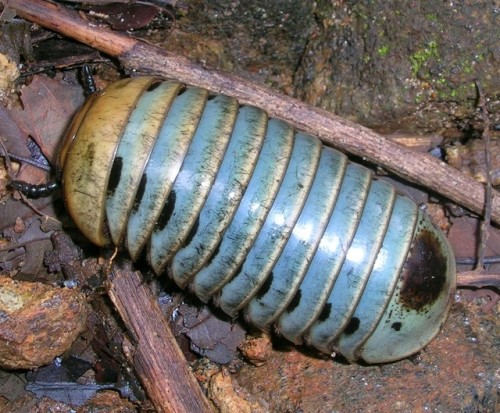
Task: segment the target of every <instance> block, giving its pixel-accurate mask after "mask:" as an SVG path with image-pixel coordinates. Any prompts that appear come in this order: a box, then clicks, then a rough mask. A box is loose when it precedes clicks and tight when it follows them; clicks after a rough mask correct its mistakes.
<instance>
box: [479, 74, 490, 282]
mask: <svg viewBox="0 0 500 413" xmlns="http://www.w3.org/2000/svg"><path fill="white" fill-rule="evenodd" d="M476 89H477V93H478V96H479V102H478V108H479V110H480V117H481V120H482V121H483V127H484V129H483V141H484V160H485V164H484V168H485V170H486V193H485V195H484V196H485V201H484V202H485V207H484V218H483V222H482V223H481V240H480V242H479V248H478V254H477V257H478V259H477V266H476V271H478V272H481V271H484V263H483V261H484V255H485V253H486V242H487V241H488V234H489V232H488V229H489V227H490V223H491V197H492V191H493V188H492V185H491V149H490V122H489V119H488V112H487V109H486V102H485V99H484V94H483V91H482V89H481V85H480V84H479V82H478V81H477V80H476Z"/></svg>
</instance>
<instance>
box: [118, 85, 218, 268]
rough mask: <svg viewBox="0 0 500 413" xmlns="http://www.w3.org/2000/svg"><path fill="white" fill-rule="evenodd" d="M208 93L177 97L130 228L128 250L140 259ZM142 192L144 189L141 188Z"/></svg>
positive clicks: (190, 90) (195, 90)
mask: <svg viewBox="0 0 500 413" xmlns="http://www.w3.org/2000/svg"><path fill="white" fill-rule="evenodd" d="M207 96H208V92H207V91H206V90H204V89H198V88H187V89H186V90H185V91H184V92H183V93H182V94H180V95H179V96H177V97H176V98H175V100H174V102H173V104H172V107H171V108H170V111H169V112H168V115H167V117H166V119H165V122H164V123H163V126H162V128H161V131H160V134H159V136H158V139H157V140H156V142H155V145H154V147H153V151H152V152H151V155H150V158H149V161H148V163H147V165H146V168H145V169H144V175H143V178H142V181H141V185H140V186H143V189H144V191H143V192H142V196H141V199H140V202H139V204H138V205H134V208H133V210H132V213H131V215H130V218H129V222H128V228H127V249H128V251H129V253H130V255H131V257H132V258H133V259H134V260H136V259H138V257H139V254H140V252H141V250H142V249H143V247H144V245H145V244H146V242H147V241H148V239H149V236H150V234H151V233H152V232H153V229H154V226H155V223H156V221H157V219H158V216H159V215H160V213H161V210H162V208H163V206H164V204H165V201H166V199H167V196H168V194H169V193H170V189H171V188H172V185H173V182H174V181H175V178H176V177H177V174H178V173H179V170H180V167H181V165H182V162H183V160H184V157H185V155H186V152H187V150H188V148H189V145H190V143H191V139H192V138H193V135H194V131H195V130H196V127H197V125H198V121H199V119H200V116H201V113H202V111H203V108H204V107H205V102H206V100H207ZM139 191H142V188H139Z"/></svg>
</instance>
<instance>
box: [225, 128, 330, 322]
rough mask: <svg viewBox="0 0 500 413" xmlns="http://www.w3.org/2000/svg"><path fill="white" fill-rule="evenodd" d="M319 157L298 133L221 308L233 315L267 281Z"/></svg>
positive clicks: (317, 147)
mask: <svg viewBox="0 0 500 413" xmlns="http://www.w3.org/2000/svg"><path fill="white" fill-rule="evenodd" d="M320 156H321V143H320V142H319V140H318V139H316V138H312V137H311V136H308V135H305V134H302V133H297V134H296V136H295V143H294V147H293V152H292V156H291V159H290V162H289V164H288V168H287V171H286V175H285V179H284V180H283V183H282V184H281V187H280V190H279V191H278V194H277V196H276V200H275V201H274V204H273V206H272V207H271V210H270V211H269V214H268V215H267V218H266V220H265V222H264V225H263V227H262V229H261V231H260V232H259V235H258V236H257V239H256V240H255V243H254V245H253V246H252V248H251V249H250V251H249V252H248V255H247V258H246V260H245V262H244V264H243V266H242V268H241V271H240V272H239V273H238V274H237V275H236V276H235V277H234V278H233V279H232V280H231V281H230V282H229V283H228V284H226V286H225V287H224V288H223V289H222V291H221V295H220V298H219V304H220V306H221V308H222V309H223V310H224V311H225V312H226V313H227V314H230V315H233V316H234V315H236V313H237V311H238V310H240V309H241V308H243V307H244V306H245V305H246V304H247V303H248V301H250V300H251V299H252V297H253V296H254V295H255V293H256V292H257V291H258V290H259V288H260V287H262V285H263V284H264V282H265V281H266V279H267V277H268V275H269V273H270V272H271V269H272V267H273V265H274V263H275V262H276V260H277V259H278V257H279V255H280V253H281V251H282V250H283V248H284V246H285V243H286V241H287V239H288V237H289V236H290V233H291V231H292V229H293V226H294V225H295V222H297V219H298V217H299V214H300V212H301V210H302V207H303V205H304V203H305V200H306V197H307V193H308V192H309V190H310V188H311V186H312V183H313V180H314V176H315V174H316V170H317V168H318V164H319V159H320Z"/></svg>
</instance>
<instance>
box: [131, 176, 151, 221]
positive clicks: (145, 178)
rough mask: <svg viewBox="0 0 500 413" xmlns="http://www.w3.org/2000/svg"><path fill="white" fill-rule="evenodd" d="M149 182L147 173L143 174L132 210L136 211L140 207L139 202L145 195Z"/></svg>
mask: <svg viewBox="0 0 500 413" xmlns="http://www.w3.org/2000/svg"><path fill="white" fill-rule="evenodd" d="M147 182H148V176H147V175H146V174H143V175H142V178H141V182H139V188H137V194H135V199H134V205H133V206H132V210H133V211H134V212H136V211H137V209H138V208H139V204H140V203H141V201H142V197H143V196H144V191H145V190H146V184H147Z"/></svg>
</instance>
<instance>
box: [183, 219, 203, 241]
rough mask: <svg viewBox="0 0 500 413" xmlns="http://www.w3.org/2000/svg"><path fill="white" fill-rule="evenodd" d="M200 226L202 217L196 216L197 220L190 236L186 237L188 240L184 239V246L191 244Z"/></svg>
mask: <svg viewBox="0 0 500 413" xmlns="http://www.w3.org/2000/svg"><path fill="white" fill-rule="evenodd" d="M199 226H200V217H198V218H196V221H195V222H194V225H193V228H191V230H190V231H189V234H188V236H187V237H186V241H184V246H186V245H189V244H191V241H192V240H193V238H194V236H195V235H196V233H197V232H198V227H199Z"/></svg>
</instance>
